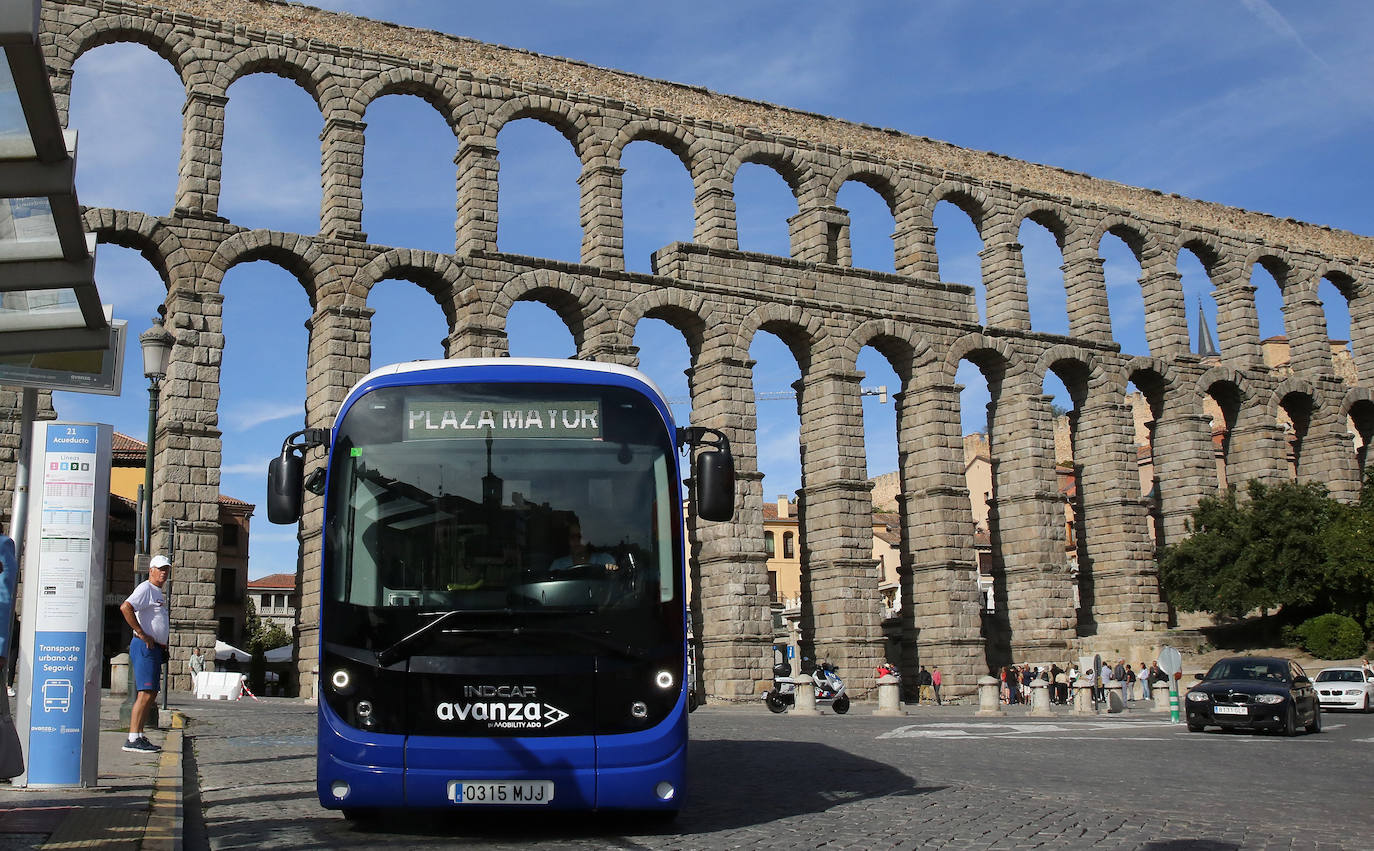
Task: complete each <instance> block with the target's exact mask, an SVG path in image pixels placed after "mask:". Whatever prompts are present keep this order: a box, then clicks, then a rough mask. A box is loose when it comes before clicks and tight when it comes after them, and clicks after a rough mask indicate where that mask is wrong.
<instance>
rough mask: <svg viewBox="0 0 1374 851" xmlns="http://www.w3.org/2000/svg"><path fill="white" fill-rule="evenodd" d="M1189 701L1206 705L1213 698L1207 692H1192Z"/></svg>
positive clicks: (1189, 694)
mask: <svg viewBox="0 0 1374 851" xmlns="http://www.w3.org/2000/svg"><path fill="white" fill-rule="evenodd" d="M1188 699H1189V700H1190V701H1192V702H1193V703H1205V702H1207V701H1208V700H1211V699H1212V696H1211V695H1210V694H1208V693H1207V692H1205V691H1190V692H1188Z"/></svg>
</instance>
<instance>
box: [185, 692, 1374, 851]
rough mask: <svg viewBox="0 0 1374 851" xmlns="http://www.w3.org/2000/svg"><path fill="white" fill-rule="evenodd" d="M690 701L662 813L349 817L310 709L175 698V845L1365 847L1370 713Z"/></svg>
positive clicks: (1372, 768)
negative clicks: (1258, 729) (987, 711)
mask: <svg viewBox="0 0 1374 851" xmlns="http://www.w3.org/2000/svg"><path fill="white" fill-rule="evenodd" d="M871 709H872V707H871V706H869V707H865V706H862V705H856V706H855V708H854V710H853V711H851V712H850V714H849V715H846V716H835V715H829V714H827V715H823V716H820V717H812V718H803V717H798V716H793V715H790V714H789V715H782V716H774V715H770V714H769V713H767V712H766V711H765V710H764V709H763V707H762V706H757V707H755V706H748V707H707V708H704V709H701V710H698V711H697V712H696V713H695V714H694V715H693V716H692V746H691V751H690V753H691V756H690V760H691V767H690V778H691V789H690V792H689V794H688V798H687V801H686V806H685V807H684V809H683V812H682V814H681V816H680V817H679V818H678V819H677V821H676V822H674V823H673V824H672V825H670V826H662V825H653V824H645V823H642V822H632V821H627V820H626V819H624V818H622V817H617V816H611V815H602V816H582V817H569V816H555V815H553V814H543V813H528V812H521V813H520V814H518V815H513V814H511V813H509V812H502V813H497V814H494V815H492V816H490V817H484V818H473V817H471V816H470V815H467V814H464V816H462V817H460V816H458V815H457V814H452V813H446V814H438V815H426V814H414V813H407V814H403V815H400V814H397V815H392V816H389V817H386V818H383V819H382V820H380V821H379V822H376V823H372V824H368V825H366V826H365V827H362V826H357V825H353V824H350V823H349V822H347V821H345V820H344V819H343V818H342V817H341V816H340V815H339V814H338V813H336V812H333V811H327V810H324V809H321V808H320V806H319V804H318V803H317V802H316V800H315V789H314V772H315V768H314V753H315V741H314V727H315V715H314V708H313V707H312V706H308V705H305V704H303V703H300V702H296V701H287V700H271V699H267V700H264V701H262V702H261V703H232V704H230V703H203V702H202V703H195V704H192V705H190V706H188V707H187V709H186V711H187V714H188V715H189V716H190V717H191V719H192V721H191V723H190V726H189V728H188V730H187V735H188V737H189V742H190V747H189V748H188V758H187V761H188V769H189V771H191V772H195V773H196V774H197V775H198V781H199V784H198V785H199V803H200V805H201V807H202V808H203V809H202V811H201V812H202V813H203V821H202V820H201V819H200V818H197V814H196V813H195V812H194V811H195V810H196V803H197V802H196V799H195V788H194V785H195V784H193V783H190V782H188V784H187V800H186V810H187V817H186V825H187V829H186V830H187V835H186V847H187V848H190V849H196V848H204V847H210V848H215V849H221V848H245V847H264V848H326V847H327V848H336V847H454V846H459V845H462V846H465V847H469V846H473V847H480V848H491V849H503V848H517V847H518V848H527V847H530V846H536V847H557V848H572V849H580V848H587V849H591V848H606V847H618V848H741V847H748V848H787V849H795V848H797V847H824V848H863V849H870V848H927V847H930V848H1038V847H1055V848H1087V847H1106V848H1142V849H1185V848H1186V849H1194V848H1197V849H1202V848H1220V849H1225V848H1369V847H1371V845H1372V844H1374V839H1372V837H1374V807H1371V805H1370V795H1369V786H1370V782H1371V775H1372V774H1374V715H1355V714H1349V715H1345V714H1336V713H1328V714H1327V715H1326V716H1325V721H1326V730H1325V731H1324V732H1322V733H1320V734H1318V735H1305V736H1299V737H1297V738H1293V739H1285V738H1282V737H1278V736H1270V735H1251V734H1230V733H1220V732H1210V733H1205V734H1196V733H1188V732H1186V731H1185V730H1184V728H1183V726H1182V725H1181V724H1171V723H1169V722H1168V719H1167V715H1160V714H1156V713H1152V712H1151V713H1146V712H1139V713H1135V712H1132V713H1126V714H1125V715H1120V716H1109V717H1108V716H1103V717H1090V718H1079V717H1074V716H1069V715H1060V716H1058V717H1055V718H1050V719H1041V718H1035V719H1033V718H1029V717H1026V716H1024V715H1018V714H1012V715H1009V716H1008V717H1006V718H990V719H989V718H978V717H975V716H974V714H973V707H969V706H964V707H946V708H939V709H936V708H930V707H921V708H919V709H917V708H913V709H912V710H911V714H910V715H908V716H907V717H905V718H879V717H875V716H873V715H871V714H869V713H870V712H871Z"/></svg>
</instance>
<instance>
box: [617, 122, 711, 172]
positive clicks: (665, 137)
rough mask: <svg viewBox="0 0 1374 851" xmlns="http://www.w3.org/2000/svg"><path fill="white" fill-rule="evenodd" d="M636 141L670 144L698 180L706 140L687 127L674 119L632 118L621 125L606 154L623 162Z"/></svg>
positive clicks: (662, 144)
mask: <svg viewBox="0 0 1374 851" xmlns="http://www.w3.org/2000/svg"><path fill="white" fill-rule="evenodd" d="M634 142H653V143H654V144H655V145H660V146H662V147H664V148H667V149H668V150H669V151H671V152H672V153H673V155H674V156H676V157H677V158H678V159H679V160H681V161H682V165H683V167H684V168H686V169H687V174H689V175H691V176H692V177H693V183H695V182H696V181H695V178H696V173H697V170H698V169H699V168H700V166H701V160H702V153H703V151H702V147H703V146H702V144H701V143H700V142H699V140H698V139H697V138H696V136H694V135H693V134H692V133H690V132H688V131H687V129H686V128H684V127H682V126H681V125H678V124H675V123H673V122H671V121H661V120H659V119H657V118H647V119H644V120H641V121H631V122H629V123H628V124H626V125H624V126H623V127H621V128H620V132H618V133H617V134H616V136H615V138H614V139H612V140H611V142H610V144H609V145H608V146H607V152H606V155H607V157H608V158H609V159H610V161H611V163H612V164H613V165H615V166H616V167H619V166H620V158H621V156H622V155H623V154H624V153H625V149H626V148H627V147H629V146H630V145H631V144H632V143H634Z"/></svg>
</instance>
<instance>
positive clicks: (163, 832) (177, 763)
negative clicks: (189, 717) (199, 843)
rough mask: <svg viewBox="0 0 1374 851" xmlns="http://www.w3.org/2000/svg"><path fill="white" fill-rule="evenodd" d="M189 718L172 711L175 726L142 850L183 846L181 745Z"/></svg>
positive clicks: (171, 850) (178, 850)
mask: <svg viewBox="0 0 1374 851" xmlns="http://www.w3.org/2000/svg"><path fill="white" fill-rule="evenodd" d="M185 729H186V716H185V715H183V714H182V713H181V712H180V711H179V710H173V711H172V726H171V729H169V730H168V731H167V738H166V739H165V740H164V741H163V743H162V755H161V757H160V758H159V759H158V763H157V779H156V780H155V781H154V783H153V793H152V796H151V798H150V801H149V804H150V807H149V811H148V824H147V826H146V827H145V828H144V830H143V843H142V847H143V848H147V849H156V851H181V847H182V835H181V834H182V831H181V824H182V821H181V819H182V813H181V805H182V755H181V750H182V743H183V742H184V740H185V739H184V736H183V731H184V730H185Z"/></svg>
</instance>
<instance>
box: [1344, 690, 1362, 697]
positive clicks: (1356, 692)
mask: <svg viewBox="0 0 1374 851" xmlns="http://www.w3.org/2000/svg"><path fill="white" fill-rule="evenodd" d="M1345 693H1346V694H1348V695H1350V696H1351V697H1359V696H1360V695H1362V694H1364V692H1363V691H1361V690H1360V689H1357V688H1348V689H1346V690H1345Z"/></svg>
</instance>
